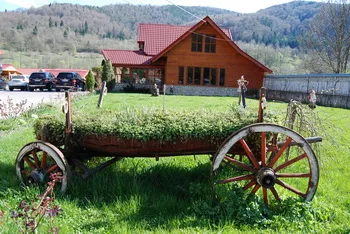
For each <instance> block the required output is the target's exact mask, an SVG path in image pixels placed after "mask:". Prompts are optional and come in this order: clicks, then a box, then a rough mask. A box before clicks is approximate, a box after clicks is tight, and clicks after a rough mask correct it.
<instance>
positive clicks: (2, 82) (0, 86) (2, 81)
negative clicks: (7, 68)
mask: <svg viewBox="0 0 350 234" xmlns="http://www.w3.org/2000/svg"><path fill="white" fill-rule="evenodd" d="M0 89H3V90H9V85H8V83H7V80H5V79H3V78H1V77H0Z"/></svg>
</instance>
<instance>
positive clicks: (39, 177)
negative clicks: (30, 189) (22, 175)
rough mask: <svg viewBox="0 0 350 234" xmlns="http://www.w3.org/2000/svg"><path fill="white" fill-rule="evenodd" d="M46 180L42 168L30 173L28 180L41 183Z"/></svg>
mask: <svg viewBox="0 0 350 234" xmlns="http://www.w3.org/2000/svg"><path fill="white" fill-rule="evenodd" d="M43 181H44V171H43V170H41V169H35V170H33V171H32V172H31V173H30V176H29V178H28V182H29V183H30V184H34V183H41V182H43Z"/></svg>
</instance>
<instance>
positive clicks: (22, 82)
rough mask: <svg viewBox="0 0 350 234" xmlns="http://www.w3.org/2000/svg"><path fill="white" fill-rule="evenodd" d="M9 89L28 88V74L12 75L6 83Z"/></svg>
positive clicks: (24, 89)
mask: <svg viewBox="0 0 350 234" xmlns="http://www.w3.org/2000/svg"><path fill="white" fill-rule="evenodd" d="M8 85H9V89H10V91H13V90H14V89H20V90H22V91H27V90H28V85H29V76H28V75H16V76H12V79H11V80H10V81H9V83H8Z"/></svg>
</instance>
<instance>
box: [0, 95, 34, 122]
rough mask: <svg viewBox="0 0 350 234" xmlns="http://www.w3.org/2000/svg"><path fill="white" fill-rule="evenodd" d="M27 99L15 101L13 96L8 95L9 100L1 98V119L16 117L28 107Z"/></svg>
mask: <svg viewBox="0 0 350 234" xmlns="http://www.w3.org/2000/svg"><path fill="white" fill-rule="evenodd" d="M26 104H27V99H25V100H21V101H20V102H18V103H15V102H14V101H13V99H12V98H10V97H7V101H3V100H0V119H9V118H15V117H17V116H19V115H20V114H21V113H23V112H24V111H25V109H26Z"/></svg>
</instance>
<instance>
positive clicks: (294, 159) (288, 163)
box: [275, 153, 307, 172]
mask: <svg viewBox="0 0 350 234" xmlns="http://www.w3.org/2000/svg"><path fill="white" fill-rule="evenodd" d="M305 157H307V155H306V153H303V154H301V155H299V156H298V157H296V158H293V159H291V160H289V161H287V162H285V163H283V164H281V165H279V166H278V167H276V169H275V171H276V172H277V171H279V170H282V169H283V168H285V167H288V166H290V165H291V164H293V163H296V162H298V161H300V160H302V159H303V158H305Z"/></svg>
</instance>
